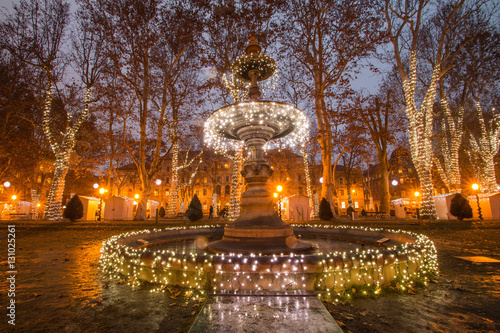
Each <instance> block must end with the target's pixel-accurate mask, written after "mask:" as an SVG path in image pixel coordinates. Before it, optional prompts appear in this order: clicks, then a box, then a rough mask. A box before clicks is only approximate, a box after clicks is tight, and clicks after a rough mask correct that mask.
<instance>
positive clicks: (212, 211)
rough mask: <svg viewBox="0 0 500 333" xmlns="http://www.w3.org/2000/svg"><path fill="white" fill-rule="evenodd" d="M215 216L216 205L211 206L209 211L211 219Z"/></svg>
mask: <svg viewBox="0 0 500 333" xmlns="http://www.w3.org/2000/svg"><path fill="white" fill-rule="evenodd" d="M212 217H214V206H210V210H209V212H208V218H209V219H211V218H212Z"/></svg>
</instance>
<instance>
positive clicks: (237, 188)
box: [229, 145, 244, 221]
mask: <svg viewBox="0 0 500 333" xmlns="http://www.w3.org/2000/svg"><path fill="white" fill-rule="evenodd" d="M243 148H244V145H241V148H239V149H238V152H237V153H236V156H233V157H230V158H231V159H232V160H233V166H232V182H231V201H230V204H229V220H230V221H234V220H236V219H237V218H238V217H239V216H240V199H241V186H242V177H241V169H242V167H243Z"/></svg>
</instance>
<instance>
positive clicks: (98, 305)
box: [0, 220, 500, 333]
mask: <svg viewBox="0 0 500 333" xmlns="http://www.w3.org/2000/svg"><path fill="white" fill-rule="evenodd" d="M412 222H414V221H397V220H396V221H393V220H390V221H356V222H355V223H354V222H353V221H341V222H340V223H337V224H350V225H365V226H373V227H385V228H389V229H405V230H409V231H413V232H419V233H423V234H425V235H426V236H428V237H429V238H430V239H432V240H433V241H434V242H435V244H436V247H437V250H438V261H439V265H440V272H441V273H440V276H438V277H437V278H436V279H435V280H433V281H432V283H431V284H429V286H428V287H426V288H422V289H415V290H413V291H410V290H408V291H407V292H404V293H401V292H398V291H394V292H393V293H386V294H384V295H382V296H380V297H376V298H358V299H350V300H345V301H341V302H338V303H335V304H334V303H329V302H324V303H323V304H325V305H326V307H327V309H328V311H329V312H330V313H331V314H332V316H333V318H334V319H335V320H336V322H337V323H338V325H339V326H340V327H341V328H342V330H343V331H344V332H356V333H357V332H384V333H385V332H398V333H399V332H424V331H427V332H498V331H500V312H499V311H498V309H499V308H500V264H499V263H495V262H472V261H467V260H463V259H460V258H457V257H472V256H484V257H488V258H492V259H496V260H500V254H499V253H498V248H499V245H500V221H484V222H482V223H477V222H470V221H462V222H460V221H449V222H448V221H443V222H440V221H438V222H431V223H426V224H423V225H417V224H412ZM11 224H13V225H15V226H16V231H15V234H16V267H15V268H16V271H17V274H16V281H15V282H16V291H15V301H16V303H15V304H16V310H15V315H16V321H15V323H16V325H15V326H12V325H9V324H8V323H7V320H8V317H6V316H5V312H4V311H5V310H3V311H2V312H3V313H4V314H3V315H2V316H1V317H2V318H0V331H1V332H30V333H31V332H125V331H126V332H128V333H132V332H188V331H189V329H190V327H191V326H192V324H193V322H194V321H195V319H196V318H197V316H198V314H199V313H200V309H202V308H203V306H204V304H205V302H209V301H210V300H211V299H213V297H209V296H208V295H207V294H206V293H201V292H200V291H192V290H185V289H181V288H175V287H171V288H168V289H165V290H164V292H160V293H151V292H149V288H147V286H146V287H145V288H134V287H131V286H129V285H127V284H126V283H125V282H124V281H118V282H115V281H110V280H107V279H106V278H104V277H103V276H102V275H101V273H100V272H99V270H98V261H99V257H100V252H99V251H100V249H101V243H102V241H103V240H105V239H107V238H109V237H111V236H113V235H117V234H121V233H123V232H127V231H134V230H143V229H147V228H163V227H167V226H173V225H182V224H184V221H177V222H173V221H160V222H159V223H158V224H155V223H154V221H153V222H133V221H124V222H106V221H104V222H99V223H98V222H76V223H69V222H59V223H49V222H40V221H36V222H29V221H0V251H1V253H6V251H7V244H8V243H7V233H8V232H7V225H11ZM7 263H8V262H7V260H6V257H5V256H0V268H1V269H2V272H3V273H4V274H2V276H4V277H5V276H6V272H7V269H8V266H7ZM8 291H9V283H8V281H7V280H6V278H2V279H1V280H0V303H1V304H0V305H1V307H2V308H3V309H5V306H6V305H7V303H6V302H7V301H8V299H10V297H8ZM308 298H309V297H308ZM290 299H292V298H290ZM292 302H293V299H292ZM221 304H224V303H221ZM273 304H274V303H271V305H272V307H274V306H275V305H273ZM282 304H284V303H283V301H282ZM228 306H230V305H228ZM268 306H269V305H268ZM299 308H300V309H302V308H303V306H299ZM291 309H292V308H291V307H290V306H289V311H291ZM270 311H271V310H263V312H264V313H267V312H269V313H271V312H270ZM232 314H233V316H234V313H233V312H232ZM284 314H285V315H286V314H287V313H286V311H284V312H283V311H282V312H281V314H280V315H284ZM289 314H290V315H291V312H289ZM287 316H288V315H287ZM200 318H201V317H200ZM289 320H290V319H289V318H288V317H287V320H285V324H286V322H287V321H289ZM280 327H281V326H280ZM272 330H277V329H275V328H272ZM259 331H260V330H259ZM292 331H295V330H293V329H292V330H290V332H292ZM306 331H307V332H313V331H314V330H313V328H311V327H310V328H309V329H308V330H306Z"/></svg>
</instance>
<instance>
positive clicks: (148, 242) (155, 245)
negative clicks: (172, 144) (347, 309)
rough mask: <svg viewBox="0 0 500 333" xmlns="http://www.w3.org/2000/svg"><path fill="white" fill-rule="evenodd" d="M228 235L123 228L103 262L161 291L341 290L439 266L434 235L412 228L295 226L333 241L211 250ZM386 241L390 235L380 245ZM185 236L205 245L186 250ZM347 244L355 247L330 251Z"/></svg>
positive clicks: (213, 230)
mask: <svg viewBox="0 0 500 333" xmlns="http://www.w3.org/2000/svg"><path fill="white" fill-rule="evenodd" d="M223 233H224V229H223V228H222V227H213V226H210V227H195V228H168V229H163V230H151V231H150V230H145V231H141V232H135V233H126V234H122V235H119V236H115V237H112V238H110V239H108V240H106V241H104V242H103V247H102V250H101V252H102V256H101V265H102V268H103V271H105V272H107V273H109V274H110V275H111V276H112V277H115V278H125V279H126V280H127V281H128V282H129V283H130V284H140V283H141V282H150V283H154V284H157V286H158V289H159V290H161V289H163V288H164V287H165V286H166V285H179V286H184V287H190V288H197V289H208V290H213V291H215V292H240V291H255V292H258V291H281V292H287V291H293V290H311V291H312V290H314V291H317V292H318V291H335V292H340V291H343V290H349V289H350V288H352V287H354V286H356V287H359V286H368V287H375V288H378V287H380V286H383V285H388V284H390V283H391V282H392V281H398V282H399V283H400V284H404V283H405V282H409V281H412V280H414V279H417V278H425V277H426V276H427V275H429V274H433V273H436V272H437V256H436V249H435V247H434V244H433V243H432V241H430V240H429V239H428V238H427V237H426V236H423V235H418V234H413V233H409V232H406V231H390V230H383V229H366V228H352V227H329V226H328V227H323V226H295V227H294V233H295V234H296V235H298V237H299V238H302V239H307V240H309V241H310V240H311V239H318V237H319V238H320V239H321V238H323V240H321V242H324V241H325V240H324V239H326V243H324V244H327V245H328V244H329V243H332V244H331V246H322V245H321V242H319V244H320V245H319V248H316V249H314V251H311V252H309V253H302V254H294V253H288V254H286V253H283V254H273V255H263V254H260V253H250V254H247V255H243V254H241V253H229V254H218V253H212V252H210V251H208V250H207V249H206V246H207V245H208V239H218V238H220V237H222V235H223ZM381 239H386V241H385V242H383V243H381V242H379V240H381ZM186 241H187V242H188V243H189V242H191V241H192V242H194V243H196V244H198V246H197V247H196V248H194V247H193V246H191V247H190V246H187V247H186V248H184V249H183V248H182V246H185V244H184V245H182V244H183V243H186ZM335 242H338V243H335ZM345 243H349V244H350V245H348V246H351V248H352V249H351V250H344V251H331V249H332V248H338V247H339V246H338V244H344V245H345V246H347V245H346V244H345ZM165 244H169V245H168V246H167V247H164V245H165ZM176 244H177V245H182V246H179V247H176V246H177V245H176ZM172 245H174V246H173V247H172ZM162 246H163V248H162ZM345 246H343V248H345ZM322 247H323V248H322ZM348 248H349V247H347V249H348ZM174 249H177V251H175V250H174Z"/></svg>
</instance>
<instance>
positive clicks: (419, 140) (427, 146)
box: [403, 51, 440, 218]
mask: <svg viewBox="0 0 500 333" xmlns="http://www.w3.org/2000/svg"><path fill="white" fill-rule="evenodd" d="M409 74H410V75H409V78H408V77H405V78H404V79H403V89H404V94H405V101H406V108H405V112H406V114H407V116H408V136H409V139H410V147H411V156H412V160H413V163H414V165H415V169H416V170H417V173H418V177H419V179H420V187H421V191H422V202H421V208H420V214H421V216H424V217H427V218H436V207H435V205H434V198H433V197H434V184H433V180H432V171H431V170H432V161H433V151H432V126H433V117H434V116H433V105H434V100H435V98H436V86H437V83H438V80H439V74H440V66H439V65H437V66H435V67H434V70H433V73H432V77H431V79H430V82H429V86H428V87H427V91H426V94H425V97H424V100H423V102H422V105H421V106H420V110H419V109H418V107H417V105H416V97H415V92H416V88H417V55H416V52H414V51H412V53H411V56H410V73H409Z"/></svg>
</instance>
